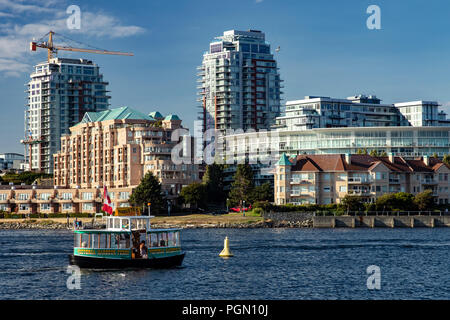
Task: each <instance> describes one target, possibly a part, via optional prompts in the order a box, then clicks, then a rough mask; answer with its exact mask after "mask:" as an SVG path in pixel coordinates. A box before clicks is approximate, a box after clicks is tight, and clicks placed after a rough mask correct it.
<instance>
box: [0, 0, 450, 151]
mask: <svg viewBox="0 0 450 320" xmlns="http://www.w3.org/2000/svg"><path fill="white" fill-rule="evenodd" d="M73 4H74V5H78V6H79V7H80V9H81V17H82V21H81V29H80V30H69V29H67V27H66V26H65V20H66V18H67V17H68V14H67V13H66V8H67V7H68V6H69V5H73ZM371 4H375V5H378V6H379V7H380V9H381V30H369V29H368V28H367V27H366V20H367V18H368V17H369V14H367V13H366V9H367V7H368V6H369V5H371ZM449 12H450V2H448V1H436V0H435V1H414V0H408V1H378V0H374V1H350V0H346V1H332V0H330V1H325V0H322V1H321V0H318V1H299V0H262V1H261V0H257V1H255V0H228V1H216V0H205V1H203V0H198V1H197V0H183V1H181V0H174V1H152V0H150V1H136V0H128V1H111V0H109V1H104V0H96V1H73V0H70V1H66V0H47V1H44V0H21V1H20V0H15V1H14V0H0V94H1V97H2V99H1V102H0V108H1V115H2V116H1V117H0V152H23V147H22V146H21V145H20V144H19V140H20V139H22V137H23V126H24V125H23V123H24V120H23V113H24V105H25V102H26V100H25V98H26V94H25V92H24V90H25V86H24V85H25V83H26V82H27V81H28V78H29V73H30V72H31V70H32V65H33V64H35V63H37V62H41V61H43V60H45V58H46V56H45V54H46V53H45V51H44V50H42V51H41V52H39V53H31V52H28V41H30V40H31V39H32V38H33V37H36V38H40V37H41V36H43V35H44V34H45V33H46V32H48V31H49V29H50V28H51V29H54V31H56V32H59V33H62V34H64V35H67V36H69V37H71V38H73V39H76V40H79V41H81V42H84V43H87V44H90V45H92V46H95V47H100V48H105V49H109V50H118V51H131V52H133V53H134V54H135V56H134V57H120V56H108V55H92V54H91V55H89V54H84V55H80V57H86V58H88V59H92V60H94V61H95V62H96V63H98V64H99V65H100V66H101V70H102V73H103V74H104V78H105V80H107V81H109V82H110V85H109V90H110V91H111V96H112V99H111V107H118V106H124V105H126V106H130V107H132V108H135V109H137V110H140V111H143V112H150V111H154V110H159V111H160V112H161V113H163V114H168V113H175V114H178V115H179V116H180V117H181V118H182V119H183V123H184V125H185V126H188V127H192V126H193V121H194V120H195V118H196V116H197V114H196V113H197V108H196V106H197V102H196V86H197V83H196V67H197V66H198V65H200V64H201V60H202V54H203V52H205V51H206V50H208V45H209V42H210V41H211V40H212V39H213V38H214V37H215V36H218V35H221V34H222V33H223V31H224V30H230V29H238V30H248V29H257V30H262V31H264V32H265V33H266V39H267V41H268V42H270V43H271V44H272V48H276V47H277V46H280V47H281V50H280V52H278V53H276V59H277V60H278V65H279V67H280V73H281V77H282V79H283V80H284V95H283V99H284V100H293V99H300V98H303V97H304V96H305V95H325V96H332V97H342V98H345V97H347V96H350V95H353V94H357V93H365V94H376V95H377V96H378V97H379V98H381V99H382V100H383V102H385V103H393V102H400V101H410V100H436V101H439V102H440V103H442V104H443V105H444V108H445V109H446V110H447V112H448V111H450V110H449V107H448V106H449V105H450V90H449V88H450V73H449V70H450V42H449V41H447V39H448V36H449V34H450V19H448V15H449V14H448V13H449ZM61 56H68V54H61ZM72 56H74V55H72ZM77 56H78V55H77Z"/></svg>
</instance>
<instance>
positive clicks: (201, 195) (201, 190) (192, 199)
mask: <svg viewBox="0 0 450 320" xmlns="http://www.w3.org/2000/svg"><path fill="white" fill-rule="evenodd" d="M180 196H181V197H182V198H183V202H184V203H185V204H189V205H193V206H195V207H197V208H199V207H200V208H201V207H204V206H205V205H206V200H207V187H206V185H205V184H203V183H199V182H194V183H191V184H190V185H188V186H185V187H184V188H183V189H181V193H180Z"/></svg>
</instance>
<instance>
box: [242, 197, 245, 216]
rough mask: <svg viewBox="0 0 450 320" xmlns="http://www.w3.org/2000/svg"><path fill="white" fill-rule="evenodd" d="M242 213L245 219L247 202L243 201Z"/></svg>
mask: <svg viewBox="0 0 450 320" xmlns="http://www.w3.org/2000/svg"><path fill="white" fill-rule="evenodd" d="M242 213H243V214H244V217H245V200H244V201H242Z"/></svg>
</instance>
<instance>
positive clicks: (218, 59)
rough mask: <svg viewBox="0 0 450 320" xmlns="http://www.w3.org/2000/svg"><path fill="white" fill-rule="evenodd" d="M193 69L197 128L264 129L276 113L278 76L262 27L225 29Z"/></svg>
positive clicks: (278, 111)
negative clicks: (195, 79) (195, 84)
mask: <svg viewBox="0 0 450 320" xmlns="http://www.w3.org/2000/svg"><path fill="white" fill-rule="evenodd" d="M197 69H198V74H197V75H198V77H199V78H198V80H197V81H198V83H199V85H198V86H197V88H198V90H199V91H198V95H199V98H198V102H200V103H201V106H200V108H201V109H200V111H199V112H198V114H199V116H198V120H201V121H202V129H203V131H205V130H208V129H218V130H220V131H221V132H224V133H225V131H226V130H227V129H243V130H247V129H250V128H251V129H255V130H259V129H268V128H270V126H271V125H273V123H274V120H275V117H277V116H278V115H279V114H280V107H281V105H280V95H281V94H282V92H281V85H280V83H281V81H282V80H280V75H279V72H278V67H277V62H276V61H275V59H274V56H273V54H272V53H271V52H270V44H269V43H268V42H266V41H265V34H264V33H263V32H261V31H257V30H249V31H237V30H230V31H225V32H224V33H223V36H220V37H217V38H216V40H214V41H213V42H211V43H210V45H209V51H208V52H206V53H205V54H204V55H203V61H202V65H201V66H200V67H198V68H197Z"/></svg>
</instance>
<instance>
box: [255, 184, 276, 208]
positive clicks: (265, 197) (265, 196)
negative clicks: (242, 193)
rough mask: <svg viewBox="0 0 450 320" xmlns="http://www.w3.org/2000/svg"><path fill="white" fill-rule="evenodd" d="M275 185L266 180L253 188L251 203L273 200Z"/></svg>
mask: <svg viewBox="0 0 450 320" xmlns="http://www.w3.org/2000/svg"><path fill="white" fill-rule="evenodd" d="M273 193H274V192H273V187H272V186H271V185H270V183H269V182H266V183H264V184H262V185H260V186H256V187H254V188H253V190H252V192H251V197H250V200H249V201H250V203H252V204H253V203H255V202H257V201H269V202H273Z"/></svg>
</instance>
